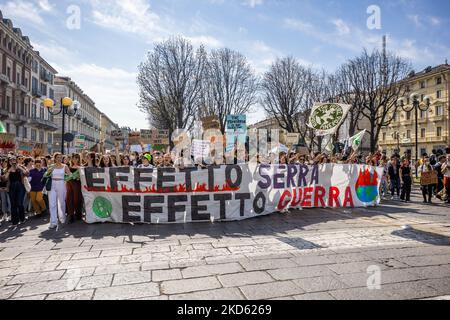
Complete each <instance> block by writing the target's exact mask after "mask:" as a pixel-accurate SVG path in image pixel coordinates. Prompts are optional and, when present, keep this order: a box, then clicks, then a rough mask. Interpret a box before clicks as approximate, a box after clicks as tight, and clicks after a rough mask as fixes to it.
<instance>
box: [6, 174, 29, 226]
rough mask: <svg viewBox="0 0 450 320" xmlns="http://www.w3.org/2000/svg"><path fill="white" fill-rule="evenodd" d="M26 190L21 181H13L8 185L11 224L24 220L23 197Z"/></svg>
mask: <svg viewBox="0 0 450 320" xmlns="http://www.w3.org/2000/svg"><path fill="white" fill-rule="evenodd" d="M25 193H26V190H25V187H24V186H23V184H22V183H21V182H13V183H11V185H10V186H9V200H10V201H11V223H12V224H13V225H16V224H18V223H19V222H24V221H25V208H24V207H23V198H24V196H25Z"/></svg>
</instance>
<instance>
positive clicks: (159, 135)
mask: <svg viewBox="0 0 450 320" xmlns="http://www.w3.org/2000/svg"><path fill="white" fill-rule="evenodd" d="M150 131H151V139H150V141H149V143H150V144H159V145H168V144H169V130H160V129H152V130H150Z"/></svg>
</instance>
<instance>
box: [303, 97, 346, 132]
mask: <svg viewBox="0 0 450 320" xmlns="http://www.w3.org/2000/svg"><path fill="white" fill-rule="evenodd" d="M350 107H351V106H350V105H347V104H338V103H316V104H314V107H313V108H312V110H311V115H310V117H309V122H308V126H309V127H310V128H313V129H314V130H315V134H316V136H325V135H328V134H334V133H335V132H336V130H337V129H338V127H339V126H340V125H341V123H342V122H343V121H344V119H345V117H346V116H347V113H348V111H349V110H350Z"/></svg>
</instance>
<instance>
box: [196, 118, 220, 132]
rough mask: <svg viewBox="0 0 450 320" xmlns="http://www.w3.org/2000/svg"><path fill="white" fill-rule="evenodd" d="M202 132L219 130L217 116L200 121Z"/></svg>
mask: <svg viewBox="0 0 450 320" xmlns="http://www.w3.org/2000/svg"><path fill="white" fill-rule="evenodd" d="M201 120H202V126H203V130H208V129H220V122H219V118H218V117H217V116H208V117H204V118H202V119H201Z"/></svg>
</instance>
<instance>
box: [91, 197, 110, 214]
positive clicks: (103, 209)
mask: <svg viewBox="0 0 450 320" xmlns="http://www.w3.org/2000/svg"><path fill="white" fill-rule="evenodd" d="M92 211H94V213H95V215H96V216H97V217H99V218H100V219H107V218H109V217H110V216H111V213H112V211H113V210H112V204H111V201H109V200H108V199H106V198H104V197H97V198H95V200H94V203H93V204H92Z"/></svg>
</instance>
